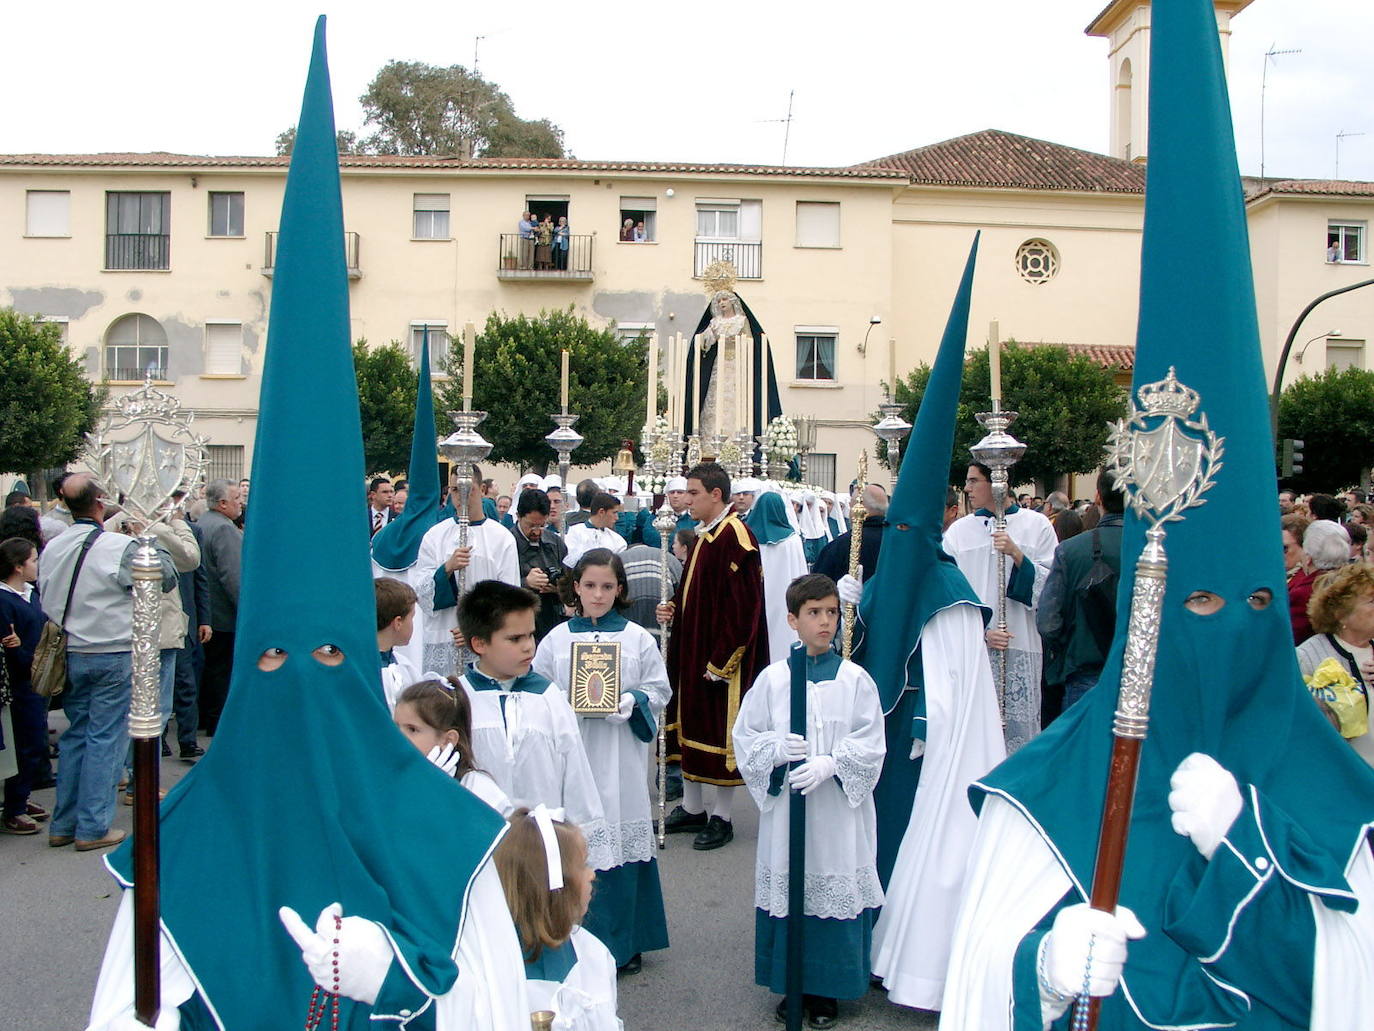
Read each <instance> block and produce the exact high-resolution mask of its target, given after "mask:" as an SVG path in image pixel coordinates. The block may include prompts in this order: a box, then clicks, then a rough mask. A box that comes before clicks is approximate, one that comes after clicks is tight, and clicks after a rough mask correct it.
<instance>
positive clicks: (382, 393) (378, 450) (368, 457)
mask: <svg viewBox="0 0 1374 1031" xmlns="http://www.w3.org/2000/svg"><path fill="white" fill-rule="evenodd" d="M353 370H354V373H355V374H356V375H357V377H358V409H359V412H360V414H361V415H362V422H363V462H364V464H365V465H366V467H367V470H368V473H369V475H370V474H372V473H380V472H400V471H401V470H402V469H406V468H407V467H408V466H409V465H410V442H411V438H412V436H413V435H414V432H415V389H416V386H417V385H418V383H419V373H418V372H417V371H416V370H415V368H414V367H413V366H412V365H411V361H410V354H409V353H408V352H407V351H406V349H405V348H404V347H402V346H401V343H400V341H397V340H393V341H391V343H389V344H386V345H385V346H383V347H368V346H367V341H366V340H365V339H360V340H359V341H358V342H357V343H355V344H354V345H353ZM435 422H436V423H440V422H443V423H445V424H447V423H448V420H447V419H441V418H440V415H439V413H438V412H436V413H435ZM435 429H436V433H437V431H439V429H440V428H439V427H438V426H437V425H436V427H435Z"/></svg>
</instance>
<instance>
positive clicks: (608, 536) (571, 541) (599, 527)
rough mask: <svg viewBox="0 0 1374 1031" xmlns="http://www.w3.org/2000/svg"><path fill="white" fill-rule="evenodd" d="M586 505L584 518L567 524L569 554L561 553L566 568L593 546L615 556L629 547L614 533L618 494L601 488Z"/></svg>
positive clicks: (617, 512)
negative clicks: (575, 524)
mask: <svg viewBox="0 0 1374 1031" xmlns="http://www.w3.org/2000/svg"><path fill="white" fill-rule="evenodd" d="M585 507H586V509H587V521H586V522H585V523H579V524H578V525H577V526H569V527H568V534H567V538H566V540H567V544H568V553H567V554H566V555H564V556H563V564H564V565H565V566H567V567H568V568H569V569H571V568H572V567H573V566H575V565H577V560H578V559H580V558H581V557H582V556H583V555H585V554H586V553H587V552H589V551H591V550H592V549H593V548H606V549H607V550H609V551H612V552H614V553H615V554H617V555H618V554H620V553H621V552H622V551H624V550H625V549H626V548H627V547H629V545H628V544H627V543H626V541H625V538H624V537H622V536H620V534H618V533H616V532H615V523H616V520H617V519H618V518H619V517H620V499H619V498H618V497H616V496H615V495H614V494H607V493H606V492H605V491H602V492H600V493H598V494H594V495H593V496H592V498H591V500H590V501H589V502H588V503H587V505H586V506H585Z"/></svg>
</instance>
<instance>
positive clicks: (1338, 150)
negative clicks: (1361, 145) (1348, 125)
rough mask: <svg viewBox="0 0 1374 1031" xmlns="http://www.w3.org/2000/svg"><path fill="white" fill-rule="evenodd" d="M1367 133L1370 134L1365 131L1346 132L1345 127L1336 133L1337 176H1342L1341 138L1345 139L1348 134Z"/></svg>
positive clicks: (1362, 134)
mask: <svg viewBox="0 0 1374 1031" xmlns="http://www.w3.org/2000/svg"><path fill="white" fill-rule="evenodd" d="M1366 135H1368V134H1367V133H1363V132H1346V131H1345V130H1344V129H1342V130H1340V131H1339V132H1338V133H1336V176H1335V178H1337V179H1339V178H1340V177H1341V140H1343V139H1345V138H1346V137H1347V136H1366Z"/></svg>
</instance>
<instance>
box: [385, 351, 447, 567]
mask: <svg viewBox="0 0 1374 1031" xmlns="http://www.w3.org/2000/svg"><path fill="white" fill-rule="evenodd" d="M435 440H436V437H435V433H434V390H433V389H432V388H431V386H430V379H429V327H425V334H424V339H423V341H421V344H420V377H419V384H418V386H417V387H416V389H415V433H414V436H413V437H411V441H410V468H408V469H407V470H406V480H407V488H406V489H407V491H408V493H407V494H406V507H405V509H404V510H402V512H401V514H400V515H399V516H397V517H396V518H395V519H393V520H392V521H391V522H389V523H387V524H386V525H385V526H383V527H382V528H381V529H380V530H378V531H377V533H376V535H375V536H374V537H373V538H372V559H373V561H374V562H376V563H377V565H379V566H381V567H382V568H383V569H386V570H392V571H400V570H402V569H409V568H410V567H411V566H412V565H414V564H415V557H416V556H417V555H419V554H420V541H421V540H422V539H423V538H424V536H425V531H427V530H428V529H429V528H430V527H431V526H433V525H434V524H435V523H437V522H438V521H439V518H440V516H439V461H438V459H437V458H436V457H435V455H436V454H437V446H436V444H435Z"/></svg>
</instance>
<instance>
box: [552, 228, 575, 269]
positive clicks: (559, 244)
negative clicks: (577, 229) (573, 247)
mask: <svg viewBox="0 0 1374 1031" xmlns="http://www.w3.org/2000/svg"><path fill="white" fill-rule="evenodd" d="M571 233H572V227H571V226H569V225H568V216H567V215H559V216H558V225H556V226H554V227H553V267H554V268H556V269H557V270H558V271H559V272H566V271H568V243H569V236H570V234H571Z"/></svg>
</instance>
